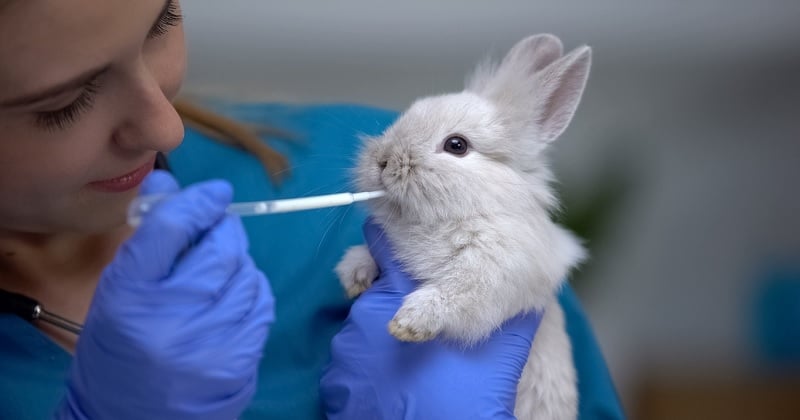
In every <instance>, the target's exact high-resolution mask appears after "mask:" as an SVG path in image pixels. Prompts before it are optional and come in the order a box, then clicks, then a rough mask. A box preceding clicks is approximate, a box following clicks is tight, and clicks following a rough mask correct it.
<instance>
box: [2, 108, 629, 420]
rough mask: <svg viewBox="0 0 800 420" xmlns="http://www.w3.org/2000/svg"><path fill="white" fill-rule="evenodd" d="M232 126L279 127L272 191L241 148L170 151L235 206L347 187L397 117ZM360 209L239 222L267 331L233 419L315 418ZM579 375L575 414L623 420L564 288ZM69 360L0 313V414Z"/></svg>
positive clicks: (59, 376) (323, 117) (262, 114)
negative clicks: (281, 164) (265, 297)
mask: <svg viewBox="0 0 800 420" xmlns="http://www.w3.org/2000/svg"><path fill="white" fill-rule="evenodd" d="M223 109H224V111H225V112H226V113H227V114H228V115H231V116H234V117H236V118H237V119H241V120H245V121H252V122H258V123H260V124H266V125H271V126H276V127H280V128H283V129H285V130H287V131H289V132H292V133H294V134H295V135H297V136H298V138H297V139H295V140H285V139H267V141H268V142H269V144H270V145H272V146H273V147H274V148H275V149H277V150H279V151H281V152H282V153H284V154H285V155H286V156H287V157H288V158H289V161H290V164H291V166H292V168H293V169H292V172H291V174H290V176H288V177H287V178H286V180H285V181H284V183H283V184H281V185H280V186H277V187H275V186H273V185H272V184H271V182H270V181H269V179H268V177H267V176H266V175H265V172H264V170H263V168H262V167H261V165H260V163H259V162H258V161H257V160H256V159H255V158H254V157H253V156H251V155H249V154H247V153H246V152H243V151H240V150H237V149H235V148H232V147H229V146H226V145H222V144H220V143H217V142H215V141H213V140H209V139H207V138H205V137H203V136H202V135H201V134H199V133H197V132H194V131H191V130H187V132H186V139H185V141H184V143H183V144H182V145H181V147H179V148H178V149H177V150H175V151H174V152H173V153H172V154H171V155H170V166H171V167H172V171H173V173H174V174H175V175H176V176H177V177H178V179H179V181H180V182H181V183H182V184H184V185H185V184H189V183H193V182H197V181H201V180H205V179H208V178H224V179H228V180H229V181H231V182H232V183H233V185H234V188H235V197H234V198H235V200H237V201H250V200H263V199H271V198H288V197H299V196H307V195H317V194H325V193H335V192H342V191H346V190H349V188H347V187H346V186H349V185H352V184H351V182H350V178H349V174H348V168H350V167H352V166H353V162H354V160H353V159H354V157H355V153H356V151H357V147H356V146H357V144H358V140H357V139H358V136H359V135H362V134H366V135H376V134H380V133H381V132H382V131H383V129H385V128H386V127H387V126H388V125H389V124H390V123H391V122H392V121H393V120H394V119H395V118H396V117H397V113H396V112H393V111H387V110H382V109H376V108H369V107H362V106H353V105H323V106H289V105H282V104H238V105H226V106H224V107H223ZM365 216H366V214H365V212H364V209H363V208H362V207H360V206H358V205H356V206H350V207H339V208H333V209H321V210H312V211H306V212H299V213H289V214H279V215H272V216H266V217H259V218H246V219H244V223H245V227H246V228H247V230H248V235H249V238H250V242H251V246H250V252H251V254H252V256H253V258H254V259H255V261H256V263H257V264H258V265H259V267H260V268H261V269H262V270H264V272H265V273H266V274H267V276H268V277H269V279H270V282H271V284H272V288H273V292H274V293H275V296H276V302H277V307H276V320H277V322H276V324H275V325H274V326H273V327H272V329H271V331H270V336H269V340H268V342H267V345H266V348H265V353H264V357H263V359H262V364H261V368H260V378H259V385H258V390H257V394H256V397H255V399H254V401H253V403H252V404H251V406H250V408H249V409H248V410H247V412H246V413H245V414H244V415H243V416H242V419H245V420H247V419H264V418H270V419H320V418H322V417H323V416H322V411H321V409H320V404H319V395H318V386H319V378H320V375H321V371H322V368H323V367H324V365H325V363H326V362H327V359H328V350H329V344H330V339H331V338H332V337H333V335H334V334H335V333H336V332H337V331H338V329H339V328H340V325H341V322H342V321H343V320H344V318H345V317H346V316H347V312H348V309H349V305H350V302H349V300H348V299H346V297H345V295H344V293H343V291H342V290H341V288H340V286H339V283H338V280H337V279H336V277H335V275H334V273H333V267H334V266H335V265H336V263H337V262H338V260H339V259H340V258H341V256H342V254H343V252H344V250H345V249H346V248H347V247H348V246H350V245H356V244H360V243H363V238H362V236H361V224H362V222H363V220H364V218H365ZM561 302H562V304H563V305H564V307H565V313H566V316H567V325H568V329H569V333H570V336H571V338H572V341H573V349H574V350H573V353H574V358H575V362H576V365H577V368H578V376H579V392H580V395H581V405H580V413H581V418H583V419H619V418H623V415H622V412H621V406H620V404H619V400H618V398H617V395H616V393H615V390H614V387H613V384H612V382H611V379H610V376H609V374H608V370H607V368H606V365H605V362H604V360H603V357H602V354H601V353H600V351H599V348H598V346H597V343H596V341H595V339H594V336H593V335H592V332H591V328H590V326H589V325H588V323H587V320H586V317H585V316H584V314H583V313H582V312H581V310H580V305H579V303H578V301H577V299H576V297H575V295H574V293H573V292H572V290H571V289H570V288H566V289H565V290H564V291H563V293H562V294H561ZM70 359H71V357H70V355H68V354H67V353H65V352H64V351H63V350H62V349H61V348H60V347H58V346H57V345H55V344H53V343H52V342H50V341H49V340H48V339H46V338H45V337H43V336H42V335H41V334H40V333H39V332H38V330H36V329H34V328H33V327H32V326H31V325H30V324H27V323H26V322H24V321H21V320H18V319H16V318H13V317H10V316H6V315H0V419H42V418H47V417H48V414H49V413H50V412H52V410H53V407H55V405H56V404H57V403H58V400H59V398H60V397H61V395H62V392H63V391H62V389H63V381H64V378H65V376H66V372H67V370H68V366H69V363H70Z"/></svg>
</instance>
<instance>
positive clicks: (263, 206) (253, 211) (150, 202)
mask: <svg viewBox="0 0 800 420" xmlns="http://www.w3.org/2000/svg"><path fill="white" fill-rule="evenodd" d="M384 194H385V192H384V191H367V192H357V193H338V194H326V195H317V196H312V197H301V198H286V199H280V200H267V201H247V202H239V203H232V204H231V205H230V206H228V212H229V213H233V214H238V215H240V216H258V215H262V214H275V213H288V212H293V211H301V210H312V209H321V208H325V207H335V206H346V205H348V204H353V203H355V202H357V201H366V200H371V199H373V198H378V197H382V196H383V195H384ZM167 197H168V195H167V194H153V195H144V196H141V197H137V198H136V199H134V200H133V202H132V203H131V205H130V207H129V208H128V224H129V225H131V226H138V225H139V224H140V223H141V222H142V217H144V215H145V214H147V213H148V212H150V211H151V210H152V209H153V207H155V206H156V205H157V204H158V203H159V202H160V201H161V200H164V199H165V198H167Z"/></svg>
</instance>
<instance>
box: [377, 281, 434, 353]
mask: <svg viewBox="0 0 800 420" xmlns="http://www.w3.org/2000/svg"><path fill="white" fill-rule="evenodd" d="M443 307H444V297H443V296H442V295H441V294H440V293H438V292H437V291H435V290H425V289H420V290H417V291H416V292H413V293H411V294H410V295H408V296H407V297H406V299H405V301H404V302H403V306H401V307H400V309H399V310H398V311H397V313H396V314H395V315H394V318H392V320H391V321H389V332H390V333H391V334H392V335H393V336H395V337H396V338H397V339H398V340H400V341H410V342H422V341H428V340H430V339H432V338H434V337H436V336H437V335H438V334H439V333H440V332H442V330H443V329H444V319H443V318H442V314H443V313H444V312H443V311H442V309H443Z"/></svg>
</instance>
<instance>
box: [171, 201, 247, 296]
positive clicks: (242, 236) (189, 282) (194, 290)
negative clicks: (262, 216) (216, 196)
mask: <svg viewBox="0 0 800 420" xmlns="http://www.w3.org/2000/svg"><path fill="white" fill-rule="evenodd" d="M248 258H250V256H249V254H248V253H247V233H246V232H245V230H244V226H243V225H242V222H241V220H240V218H239V217H238V216H235V215H227V216H225V217H224V218H223V219H222V220H221V221H220V222H219V223H218V224H217V225H216V226H214V227H212V228H211V230H209V231H208V232H207V233H206V234H205V235H204V236H203V237H202V238H200V241H199V242H198V243H197V244H196V245H195V246H194V247H192V248H191V249H189V250H188V251H187V252H186V254H184V255H183V257H182V258H181V259H180V261H178V262H177V264H176V265H175V267H174V268H173V275H172V276H170V277H169V278H167V279H166V280H165V282H164V285H165V286H169V287H174V288H176V289H180V290H183V291H184V293H187V294H190V295H197V294H200V296H201V297H202V298H204V299H216V297H215V296H216V295H219V294H221V293H223V290H222V289H224V288H225V287H227V283H229V282H230V281H231V280H232V279H233V276H234V274H235V273H236V272H237V271H239V270H240V268H241V267H242V265H243V264H244V262H245V259H248Z"/></svg>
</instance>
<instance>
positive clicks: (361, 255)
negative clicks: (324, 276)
mask: <svg viewBox="0 0 800 420" xmlns="http://www.w3.org/2000/svg"><path fill="white" fill-rule="evenodd" d="M334 271H335V272H336V275H337V276H339V282H340V283H341V284H342V287H344V290H345V291H346V292H347V296H348V297H350V298H354V297H356V296H358V295H360V294H361V293H363V292H364V291H365V290H367V289H368V288H369V287H370V286H371V285H372V282H373V281H374V280H375V278H376V277H377V276H378V266H377V265H376V264H375V260H373V259H372V255H370V253H369V249H367V247H366V246H365V245H359V246H354V247H351V248H350V249H348V250H347V252H346V253H345V254H344V257H342V260H341V261H339V264H337V265H336V268H335V269H334Z"/></svg>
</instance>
